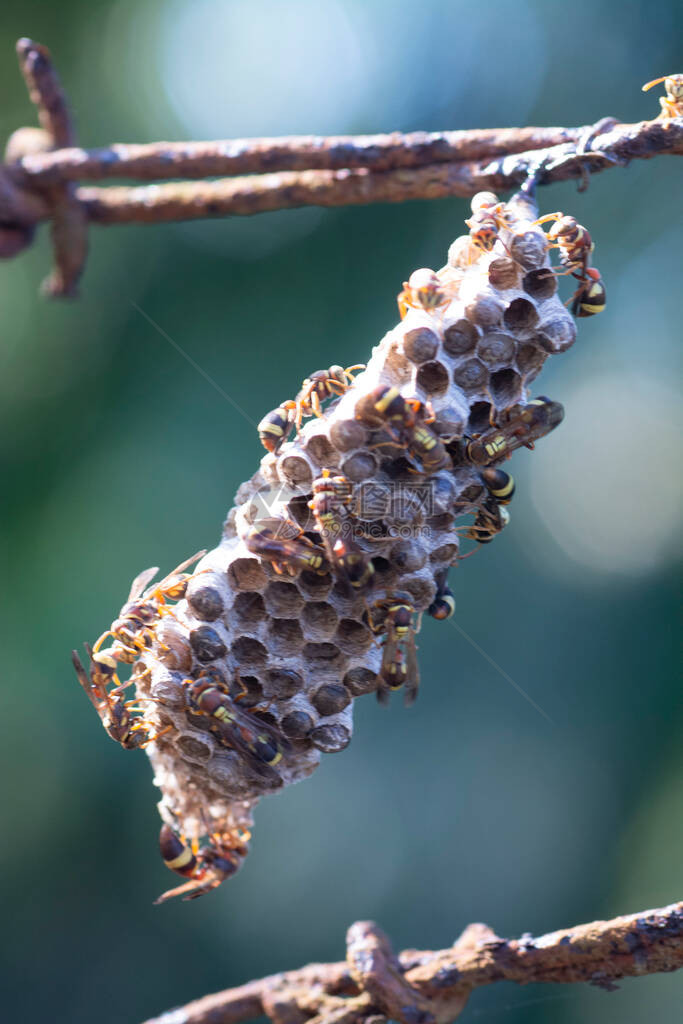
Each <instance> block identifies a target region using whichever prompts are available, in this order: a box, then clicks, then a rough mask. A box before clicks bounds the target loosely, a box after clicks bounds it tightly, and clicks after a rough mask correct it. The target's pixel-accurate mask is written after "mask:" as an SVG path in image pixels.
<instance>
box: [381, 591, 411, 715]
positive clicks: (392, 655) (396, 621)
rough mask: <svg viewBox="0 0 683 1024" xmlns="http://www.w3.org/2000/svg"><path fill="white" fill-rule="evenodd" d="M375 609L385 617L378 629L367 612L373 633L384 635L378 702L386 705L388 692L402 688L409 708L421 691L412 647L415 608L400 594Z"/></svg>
mask: <svg viewBox="0 0 683 1024" xmlns="http://www.w3.org/2000/svg"><path fill="white" fill-rule="evenodd" d="M374 607H375V608H379V609H380V611H381V612H383V613H384V615H383V619H382V622H381V624H380V625H377V624H376V623H375V622H374V621H373V618H372V614H371V613H370V610H369V609H368V620H369V624H370V628H371V629H372V631H373V633H380V632H383V633H384V640H383V641H382V644H383V648H382V664H381V667H380V671H379V677H380V686H379V688H378V690H377V699H378V701H379V702H380V703H381V704H386V703H387V701H388V699H389V693H390V691H391V690H398V689H400V687H401V686H405V704H406V707H408V706H409V705H410V704H413V703H414V701H415V698H416V697H417V692H418V689H419V687H420V672H419V669H418V664H417V646H416V644H415V633H416V629H415V626H414V623H413V615H414V614H415V608H414V607H413V604H412V602H411V600H410V595H409V594H405V593H403V592H402V591H399V592H398V593H396V594H394V596H393V597H390V598H385V599H384V600H383V601H376V602H375V605H374Z"/></svg>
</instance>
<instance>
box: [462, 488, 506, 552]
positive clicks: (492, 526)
mask: <svg viewBox="0 0 683 1024" xmlns="http://www.w3.org/2000/svg"><path fill="white" fill-rule="evenodd" d="M509 522H510V513H509V512H508V510H507V509H506V508H504V507H503V506H502V505H500V504H499V503H498V502H497V501H492V500H491V499H487V500H486V501H484V503H483V505H482V506H481V508H480V509H479V511H478V512H477V515H476V517H475V520H474V522H473V523H472V525H471V526H470V527H469V528H468V529H467V530H466V532H465V536H466V537H467V538H468V539H469V540H476V542H477V543H478V544H490V543H491V541H492V540H493V538H494V537H496V536H497V535H498V534H499V533H500V531H501V530H503V529H504V528H505V527H506V526H507V525H508V523H509Z"/></svg>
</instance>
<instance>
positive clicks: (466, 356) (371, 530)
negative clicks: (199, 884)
mask: <svg viewBox="0 0 683 1024" xmlns="http://www.w3.org/2000/svg"><path fill="white" fill-rule="evenodd" d="M537 215H538V214H537V210H536V208H535V206H534V204H533V202H532V200H531V199H530V198H529V196H528V195H526V194H524V193H520V194H518V195H517V196H515V197H513V199H511V200H510V202H509V203H507V204H506V206H505V216H506V217H507V218H508V220H509V223H510V229H503V230H502V231H501V235H500V240H499V241H498V242H497V243H496V245H495V247H494V249H493V251H492V252H490V253H482V252H480V251H478V250H475V249H473V247H472V245H471V241H470V238H469V236H463V237H461V238H458V239H456V241H455V242H454V243H453V245H452V246H451V249H450V251H449V258H448V263H447V264H446V266H445V267H443V268H442V269H441V270H440V271H439V272H438V275H439V278H440V280H441V281H443V282H444V286H445V287H447V288H448V289H449V294H450V293H452V294H453V295H454V297H453V298H452V301H450V302H449V303H448V305H447V306H445V307H443V308H441V309H439V310H437V311H435V312H432V313H430V312H427V311H426V310H424V309H421V308H411V309H410V310H409V311H408V313H407V316H406V317H405V319H404V320H403V321H402V322H400V323H399V324H398V325H397V326H396V327H394V328H393V329H392V330H391V331H389V332H388V333H387V335H386V336H385V337H384V338H383V339H382V341H381V342H380V343H379V344H378V345H377V346H376V348H375V349H374V350H373V352H372V355H371V358H370V360H369V363H368V365H367V369H366V370H365V371H364V372H361V373H360V374H359V375H358V376H357V377H356V379H355V380H354V381H353V383H352V384H351V385H350V386H349V388H348V390H347V391H346V393H345V394H343V396H341V397H340V398H339V399H336V400H334V401H333V402H332V403H331V404H328V406H327V408H326V409H325V412H324V416H323V417H322V418H318V417H316V418H312V419H310V420H309V421H308V422H307V423H306V424H305V425H304V426H303V428H302V429H301V431H300V433H299V434H298V435H297V436H295V437H294V439H293V440H291V441H289V442H287V443H285V444H283V445H282V447H281V448H280V450H279V452H278V453H277V454H273V453H268V454H266V455H265V456H264V457H263V458H262V460H261V465H260V467H259V469H258V471H257V472H256V473H255V474H254V476H253V477H252V478H251V479H250V480H248V481H247V482H246V483H244V484H242V486H241V487H240V488H239V490H238V492H237V495H236V498H235V505H234V507H233V508H232V509H231V510H230V512H229V514H228V517H227V520H226V522H225V525H224V528H223V534H222V537H221V540H220V543H219V544H218V546H217V547H216V548H214V550H213V551H210V552H209V553H208V554H207V555H206V556H205V557H204V558H202V560H201V561H200V562H199V563H198V565H197V566H196V569H195V574H194V576H193V578H192V579H191V580H190V582H189V584H188V587H187V593H186V597H185V598H184V599H183V600H181V601H180V602H179V603H178V604H177V605H175V606H173V608H172V613H171V614H165V615H163V616H162V617H161V622H160V624H159V626H158V628H157V630H156V636H157V640H158V642H157V643H155V644H154V645H153V647H152V649H151V650H149V651H146V652H145V653H144V655H143V656H142V657H141V658H140V660H139V661H138V662H137V664H136V665H135V666H134V669H133V673H134V676H135V679H136V686H137V692H138V696H139V697H143V698H144V697H150V696H151V697H154V698H157V701H158V702H154V703H153V702H150V701H146V702H145V701H141V703H140V706H141V707H142V708H143V709H144V713H143V720H144V722H145V723H146V724H147V725H148V726H149V728H150V730H151V732H152V733H156V732H161V731H162V730H164V729H168V731H167V732H165V733H164V734H163V735H162V736H160V738H159V739H158V740H157V741H156V742H154V743H151V744H150V745H149V746H147V747H146V751H147V754H148V756H149V758H150V760H151V762H152V765H153V768H154V781H155V784H156V785H157V786H159V787H160V789H161V792H162V797H161V801H160V803H159V809H160V812H161V816H162V818H163V819H164V821H165V822H167V823H168V824H169V825H170V826H171V827H173V828H174V829H176V830H178V831H181V832H183V833H184V834H186V835H187V836H198V835H203V834H206V833H207V832H208V831H216V832H220V833H225V832H228V831H231V830H232V829H234V828H237V827H242V828H248V827H250V826H251V822H252V809H253V807H254V805H255V804H256V802H257V801H258V800H259V798H260V797H261V796H262V795H263V794H264V793H266V792H268V791H270V790H272V789H273V788H274V782H273V773H265V774H264V773H260V772H259V771H258V770H257V769H256V768H255V766H253V765H252V763H250V761H249V760H248V759H245V758H243V757H242V756H240V754H239V753H237V752H236V751H234V750H231V749H229V748H227V747H226V746H225V745H224V744H221V743H220V742H219V741H218V740H217V739H216V738H215V736H214V735H213V733H212V732H210V731H209V725H210V721H209V719H208V717H207V716H201V715H197V714H190V713H189V711H188V708H187V703H186V695H185V686H186V684H185V683H184V680H186V679H187V678H188V677H196V676H197V675H198V674H199V673H200V672H201V670H202V669H205V668H207V667H209V666H211V667H212V668H217V669H218V670H219V672H220V673H221V674H222V676H223V677H224V679H225V680H226V682H228V683H230V684H231V685H232V687H233V690H234V692H235V693H237V692H238V691H239V690H240V688H241V689H242V690H244V689H246V694H244V695H243V698H242V700H241V701H240V706H241V707H242V708H249V707H254V706H256V705H261V706H263V705H264V704H266V705H267V709H268V713H269V715H270V720H271V722H273V723H274V724H276V725H277V727H278V728H279V729H280V730H281V732H282V734H284V736H286V737H287V739H288V741H289V744H290V745H291V749H290V750H289V751H288V752H287V753H286V755H285V757H284V758H283V760H282V761H281V762H280V763H279V764H278V766H277V773H278V775H279V777H280V778H281V779H282V783H283V784H285V785H288V784H290V783H292V782H297V781H299V780H300V779H303V778H305V777H306V776H307V775H310V774H311V772H312V771H313V770H314V769H315V767H316V766H317V764H318V763H319V760H320V755H321V753H333V752H335V751H339V750H343V749H344V748H345V747H346V746H347V745H348V743H349V742H350V740H351V735H352V728H353V700H354V698H356V697H359V696H362V695H363V694H367V693H371V692H373V691H374V690H375V689H376V688H377V684H378V677H377V672H378V669H379V667H380V661H381V641H382V637H381V634H378V633H375V632H373V631H372V629H371V628H370V627H369V624H368V616H367V610H368V607H372V606H374V603H375V602H377V601H382V600H384V599H387V598H392V596H393V595H395V594H396V593H397V592H399V591H400V592H402V593H404V594H406V595H408V596H409V597H410V600H411V601H412V604H413V606H414V609H415V611H416V613H421V612H424V611H425V610H426V609H427V608H428V607H429V605H430V603H431V602H432V601H433V599H434V597H435V594H436V591H437V583H436V582H435V576H436V575H437V574H441V578H442V577H443V573H444V572H445V571H447V570H448V568H449V567H450V566H454V565H456V564H457V562H458V553H459V534H458V531H457V528H456V523H457V521H458V519H459V517H461V516H464V515H465V514H467V513H468V512H469V513H471V512H472V509H473V508H476V507H477V503H478V502H479V501H481V499H482V496H483V494H484V489H483V487H482V484H481V480H480V477H479V473H478V471H477V468H476V467H475V466H473V465H472V464H471V463H469V462H467V461H466V460H460V461H458V460H457V458H456V464H455V465H454V467H453V468H446V469H441V470H440V471H438V472H436V473H432V474H429V473H416V472H415V471H414V469H412V467H410V466H409V465H407V464H405V465H402V463H401V460H400V459H397V455H400V452H396V451H393V452H391V451H390V448H391V442H390V441H389V442H386V441H385V445H386V444H387V443H388V447H383V446H382V445H381V444H380V445H379V446H378V444H377V440H376V435H377V431H374V432H373V430H372V429H370V428H369V427H368V426H367V425H366V424H365V423H363V422H361V420H359V419H358V418H357V417H356V409H357V407H362V403H363V400H364V399H365V401H366V403H367V396H368V395H369V394H370V392H372V391H373V389H375V388H377V387H378V386H379V385H393V386H395V387H397V388H399V389H400V391H401V394H402V395H403V396H404V397H405V398H416V399H419V400H421V401H422V402H423V403H427V402H431V405H432V407H433V410H434V414H435V421H434V423H433V425H432V429H433V430H434V431H435V432H436V433H437V434H439V436H441V437H442V438H443V439H444V440H445V441H447V442H448V443H449V444H450V446H451V447H450V450H451V451H453V443H454V442H456V441H457V439H458V438H462V437H463V436H464V435H470V434H472V433H473V432H477V431H481V430H483V429H486V428H487V427H488V423H489V411H490V408H491V406H493V408H494V410H496V411H497V412H501V411H502V410H505V409H507V408H509V407H510V406H512V405H514V404H516V403H525V402H527V401H528V398H529V390H528V389H529V385H530V384H531V382H532V381H534V380H535V378H536V377H537V376H538V373H539V371H540V369H541V367H542V366H543V363H544V362H545V360H546V358H547V356H548V355H549V354H552V353H556V352H563V351H565V350H566V349H567V348H569V347H570V345H571V344H572V343H573V342H574V339H575V335H576V328H575V324H574V321H573V319H572V317H571V316H570V315H569V313H568V312H567V310H566V309H565V307H564V306H563V304H562V302H561V301H560V299H559V298H558V296H557V294H556V293H557V282H556V278H555V276H554V275H552V274H549V273H547V271H546V270H544V268H547V267H549V265H550V263H549V258H548V248H547V241H546V236H545V235H544V233H543V231H542V230H541V229H540V228H539V227H534V226H532V222H533V221H534V219H535V218H536V217H537ZM359 355H361V354H360V353H359ZM359 403H360V405H359ZM394 447H395V446H394ZM387 453H389V454H390V455H391V456H392V457H391V458H388V457H387ZM404 461H405V460H404ZM323 470H334V471H335V472H336V473H341V474H343V475H344V476H345V477H346V478H347V479H348V480H349V481H350V482H351V483H352V485H353V488H354V500H353V503H352V506H351V507H352V509H353V510H354V511H353V517H354V522H357V523H358V525H359V526H361V527H362V528H363V529H362V532H363V534H364V537H362V538H361V539H358V540H357V543H358V544H359V546H360V547H362V548H363V550H365V551H366V552H367V553H368V556H369V557H371V558H372V560H373V565H374V568H375V572H374V575H373V578H372V584H371V586H370V587H369V588H368V589H367V591H364V592H362V593H355V592H354V591H353V589H352V588H350V587H349V586H348V585H347V584H345V583H344V581H343V580H341V579H339V578H336V574H335V573H334V572H332V573H328V574H325V575H318V574H316V573H314V572H312V571H310V570H303V571H297V572H296V574H295V575H291V576H290V575H286V574H284V575H283V574H278V573H277V572H276V571H275V569H274V568H273V566H272V564H271V562H269V561H268V560H265V559H262V558H259V557H257V556H256V555H255V554H253V553H252V552H251V551H250V550H249V549H248V548H247V546H246V544H245V542H244V538H245V536H246V535H247V533H248V532H249V530H250V529H252V528H253V527H254V525H258V524H260V523H262V522H268V521H271V522H272V521H273V520H274V519H279V518H287V519H290V520H292V521H293V522H294V523H296V524H299V525H300V526H301V527H302V528H303V529H308V530H314V529H315V523H314V522H313V520H312V519H311V518H310V510H309V508H308V501H309V500H310V496H311V485H312V482H313V481H314V480H315V479H317V478H318V477H320V476H321V474H322V473H323ZM425 482H427V483H428V485H429V487H428V495H427V500H425V493H424V486H423V485H424V484H425ZM396 494H400V495H401V499H400V500H398V501H397V500H396ZM365 537H367V538H368V539H365ZM369 538H372V539H369ZM238 673H239V677H240V679H241V686H240V684H238V683H237V682H236V679H237V674H238ZM169 726H170V727H171V728H170V729H169V728H168V727H169Z"/></svg>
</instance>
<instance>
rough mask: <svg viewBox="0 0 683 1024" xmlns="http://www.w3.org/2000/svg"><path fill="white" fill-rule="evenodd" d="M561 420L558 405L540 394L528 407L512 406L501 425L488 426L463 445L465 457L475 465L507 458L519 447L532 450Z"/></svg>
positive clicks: (561, 409) (483, 464)
mask: <svg viewBox="0 0 683 1024" xmlns="http://www.w3.org/2000/svg"><path fill="white" fill-rule="evenodd" d="M563 419H564V408H563V406H562V405H561V404H560V403H559V402H553V401H552V400H551V399H550V398H546V397H545V396H543V395H541V396H540V397H539V398H534V399H533V400H532V401H531V402H529V403H528V405H523V406H513V408H512V410H510V411H509V412H508V413H507V414H506V419H505V422H504V423H503V424H502V425H501V426H496V427H491V429H490V430H486V431H484V433H483V434H480V435H479V436H478V437H475V438H473V439H472V440H470V441H467V442H466V444H465V458H466V459H468V461H469V462H472V463H474V465H476V466H488V465H489V464H490V463H491V462H498V461H499V460H500V459H507V458H509V457H510V455H512V453H513V452H514V451H516V450H517V449H518V448H523V447H524V448H533V446H534V442H536V441H538V440H539V438H541V437H545V435H546V434H549V433H550V431H551V430H554V429H555V427H557V426H558V425H559V424H560V423H561V422H562V420H563Z"/></svg>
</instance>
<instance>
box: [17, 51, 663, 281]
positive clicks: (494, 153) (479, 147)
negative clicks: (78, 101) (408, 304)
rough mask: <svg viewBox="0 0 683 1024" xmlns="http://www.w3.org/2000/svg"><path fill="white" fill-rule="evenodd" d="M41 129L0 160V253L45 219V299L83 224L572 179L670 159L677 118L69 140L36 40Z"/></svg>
mask: <svg viewBox="0 0 683 1024" xmlns="http://www.w3.org/2000/svg"><path fill="white" fill-rule="evenodd" d="M17 52H18V54H19V63H20V67H21V70H22V73H23V75H24V78H25V80H26V82H27V85H28V88H29V94H30V97H31V99H32V101H33V102H34V103H35V104H36V106H37V108H38V116H39V120H40V123H41V125H42V129H43V130H42V131H37V130H36V129H26V128H22V129H19V130H18V131H17V132H14V134H13V135H12V136H11V138H10V140H9V143H8V146H7V150H6V153H5V163H4V164H1V165H0V257H6V258H7V257H11V256H15V255H17V254H18V253H19V252H21V251H22V250H23V249H24V248H26V247H27V246H28V245H30V243H31V241H32V239H33V234H34V230H35V226H36V225H37V224H38V223H39V222H41V221H45V220H48V221H50V222H51V228H52V239H53V248H54V262H55V268H54V270H53V273H52V275H51V277H50V278H49V279H48V281H47V282H46V285H45V290H46V292H47V293H48V294H50V295H53V296H71V295H74V294H75V289H76V285H77V282H78V279H79V277H80V275H81V273H82V269H83V265H84V263H85V257H86V249H87V238H86V232H87V225H88V223H89V222H92V223H95V224H126V223H159V222H162V221H180V220H194V219H199V218H205V217H227V216H236V215H248V214H253V213H262V212H264V211H268V210H280V209H287V208H293V207H300V206H348V205H355V204H368V203H378V202H391V203H396V202H404V201H406V200H408V199H440V198H444V197H447V196H461V197H469V196H473V195H474V194H475V193H476V192H479V191H481V190H491V191H494V192H499V191H505V190H508V189H514V188H517V187H518V186H519V185H520V184H522V183H523V182H524V181H525V180H526V179H527V177H528V176H529V175H530V174H531V173H534V172H535V171H538V168H539V166H542V171H541V172H540V173H539V174H538V177H537V182H538V184H543V185H545V184H550V183H551V182H555V181H566V180H568V179H570V178H578V179H581V181H582V183H583V186H582V187H585V185H586V182H587V180H588V175H589V174H595V173H597V172H599V171H603V170H605V169H606V168H608V167H615V166H623V165H625V164H627V163H629V161H631V160H634V159H649V158H650V157H653V156H659V155H662V154H665V153H671V154H676V155H683V119H681V118H672V119H670V120H668V121H666V122H664V121H661V120H656V121H642V122H639V123H637V124H620V123H618V122H616V121H615V119H614V118H604V119H603V120H602V121H599V122H598V123H597V124H596V125H589V126H586V127H583V128H505V129H490V130H480V129H476V130H472V131H446V132H433V133H426V132H413V133H411V134H400V133H392V134H390V135H369V136H330V137H328V138H317V137H301V138H296V137H293V138H281V139H253V140H246V139H236V140H232V141H230V140H223V141H215V142H186V143H170V142H159V143H150V144H148V145H123V144H115V145H112V146H108V147H105V148H103V149H95V150H85V149H79V148H77V147H76V145H75V138H74V133H73V129H72V127H71V119H70V116H69V112H68V107H67V103H66V99H65V97H64V94H63V92H62V90H61V87H60V85H59V80H58V78H57V75H56V72H55V70H54V68H53V66H52V63H51V59H50V54H49V52H48V50H47V49H46V48H45V47H43V46H40V45H39V44H37V43H34V42H32V41H31V40H29V39H21V40H19V43H18V44H17ZM217 175H226V176H228V175H229V176H230V177H223V178H219V179H218V180H214V181H197V180H191V181H187V180H186V181H165V182H164V183H163V184H152V185H143V186H136V187H128V186H115V187H106V188H101V187H99V188H98V187H83V186H81V187H76V185H75V182H77V181H86V180H87V181H93V180H97V179H111V178H116V177H119V178H121V177H124V178H134V179H138V180H141V181H149V180H153V179H157V180H159V179H161V180H163V179H169V178H172V179H176V178H186V179H200V178H210V177H214V176H217Z"/></svg>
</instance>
